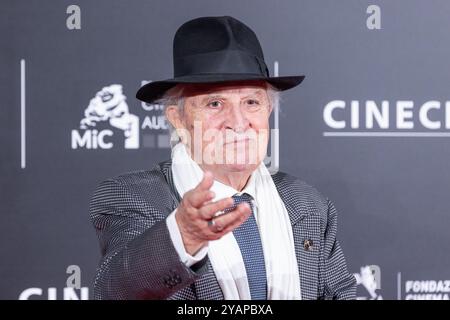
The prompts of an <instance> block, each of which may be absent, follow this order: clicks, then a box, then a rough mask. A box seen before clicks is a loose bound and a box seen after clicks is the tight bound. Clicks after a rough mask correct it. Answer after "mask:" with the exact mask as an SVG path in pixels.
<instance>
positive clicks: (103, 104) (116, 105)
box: [72, 84, 139, 149]
mask: <svg viewBox="0 0 450 320" xmlns="http://www.w3.org/2000/svg"><path fill="white" fill-rule="evenodd" d="M100 123H102V124H105V123H106V124H109V125H110V126H111V127H113V128H116V129H119V130H122V131H123V136H124V148H125V149H138V148H139V117H138V116H136V115H134V114H131V113H130V111H129V108H128V105H127V102H126V96H125V95H124V94H123V91H122V86H121V85H120V84H113V85H110V86H107V87H103V88H102V90H100V91H98V92H97V93H96V94H95V96H94V97H93V98H92V99H91V100H90V102H89V105H88V106H87V108H86V109H85V110H84V118H83V119H81V121H80V129H81V130H85V131H84V132H83V134H82V135H80V132H79V131H78V130H72V148H73V149H77V148H82V147H85V148H87V149H97V148H100V149H110V148H112V147H113V142H111V141H107V140H106V139H105V138H106V137H107V136H109V137H112V136H113V131H112V130H109V129H103V130H99V129H97V127H98V126H97V124H100Z"/></svg>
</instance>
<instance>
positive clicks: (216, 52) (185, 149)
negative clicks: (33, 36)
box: [91, 17, 355, 300]
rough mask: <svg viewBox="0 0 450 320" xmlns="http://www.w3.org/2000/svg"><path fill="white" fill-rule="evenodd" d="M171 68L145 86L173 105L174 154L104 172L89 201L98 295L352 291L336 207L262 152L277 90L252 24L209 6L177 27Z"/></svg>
mask: <svg viewBox="0 0 450 320" xmlns="http://www.w3.org/2000/svg"><path fill="white" fill-rule="evenodd" d="M173 50H174V52H173V59H174V61H173V62H174V77H173V78H172V79H168V80H163V81H156V82H151V83H148V84H146V85H145V86H143V87H142V88H140V90H139V91H138V93H137V97H138V98H139V99H140V100H142V101H145V102H148V103H159V104H163V105H164V106H165V115H166V117H167V119H168V121H169V123H170V125H171V127H172V131H173V132H172V133H173V135H172V136H173V137H175V138H176V139H175V145H174V146H173V147H172V157H171V160H168V161H165V162H162V163H160V164H158V165H156V166H155V167H154V168H153V169H151V170H146V171H138V172H131V173H126V174H123V175H120V176H118V177H116V178H113V179H108V180H106V181H104V182H102V183H101V184H100V185H99V186H98V188H97V190H96V191H95V193H94V196H93V198H92V201H91V217H92V221H93V224H94V226H95V228H96V230H97V234H98V237H99V241H100V246H101V251H102V255H103V258H102V261H101V263H100V267H99V270H98V274H97V277H96V280H95V284H94V286H95V297H96V298H98V299H254V300H265V299H325V298H326V299H352V298H354V296H355V278H354V277H353V276H352V275H351V274H349V273H348V271H347V267H346V263H345V259H344V255H343V253H342V250H341V247H340V245H339V242H338V241H337V240H336V215H337V213H336V210H335V208H334V206H333V204H332V203H331V202H330V201H329V200H328V199H327V198H325V197H324V196H322V195H321V194H320V193H319V192H318V191H316V190H315V189H314V188H312V187H310V186H308V185H307V184H306V183H304V182H302V181H301V180H299V179H297V178H295V177H293V176H291V175H288V174H286V173H282V172H277V173H275V174H272V175H271V174H270V173H269V171H268V169H267V168H266V166H265V165H264V162H263V159H264V157H265V155H266V150H267V145H268V139H269V132H270V128H269V117H270V114H271V112H272V109H273V106H274V105H275V103H276V102H277V99H278V94H279V91H283V90H287V89H290V88H292V87H294V86H296V85H298V84H299V83H300V82H301V81H302V80H303V78H304V77H303V76H290V77H270V76H269V72H268V70H267V67H266V64H265V62H264V57H263V52H262V49H261V47H260V44H259V41H258V39H257V37H256V35H255V34H254V32H253V31H252V30H251V29H250V28H249V27H248V26H246V25H245V24H243V23H242V22H240V21H238V20H236V19H234V18H232V17H202V18H198V19H194V20H191V21H188V22H186V23H185V24H183V25H182V26H181V27H180V28H179V29H178V31H177V33H176V34H175V38H174V47H173Z"/></svg>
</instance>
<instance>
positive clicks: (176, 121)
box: [164, 105, 184, 129]
mask: <svg viewBox="0 0 450 320" xmlns="http://www.w3.org/2000/svg"><path fill="white" fill-rule="evenodd" d="M164 112H165V114H166V118H167V120H168V121H169V122H170V124H171V125H172V126H173V127H174V128H175V129H182V128H184V126H183V121H182V120H181V114H180V109H178V106H176V105H169V106H167V107H166V108H165V110H164Z"/></svg>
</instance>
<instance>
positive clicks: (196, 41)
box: [136, 16, 305, 103]
mask: <svg viewBox="0 0 450 320" xmlns="http://www.w3.org/2000/svg"><path fill="white" fill-rule="evenodd" d="M173 71H174V75H173V78H171V79H166V80H161V81H154V82H149V83H147V84H145V85H144V86H142V87H141V88H140V89H139V90H138V92H137V93H136V98H138V99H139V100H142V101H145V102H147V103H153V102H155V101H156V100H158V99H159V98H161V97H162V96H163V95H164V93H165V92H166V91H167V90H169V89H170V88H172V87H174V86H176V85H177V84H180V83H190V84H196V83H222V82H230V81H244V80H264V81H267V82H268V83H270V84H271V85H272V86H273V87H275V89H277V90H279V91H284V90H287V89H290V88H293V87H295V86H297V85H299V84H300V82H302V81H303V79H304V78H305V76H284V77H270V75H269V70H268V69H267V66H266V63H265V62H264V55H263V51H262V49H261V45H260V43H259V41H258V38H257V37H256V34H255V33H254V32H253V31H252V30H251V29H250V28H249V27H248V26H247V25H245V24H244V23H242V22H241V21H239V20H237V19H235V18H233V17H229V16H223V17H200V18H196V19H194V20H190V21H188V22H186V23H184V24H183V25H182V26H181V27H179V28H178V30H177V32H176V33H175V37H174V40H173Z"/></svg>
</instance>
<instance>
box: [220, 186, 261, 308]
mask: <svg viewBox="0 0 450 320" xmlns="http://www.w3.org/2000/svg"><path fill="white" fill-rule="evenodd" d="M232 198H233V200H234V205H233V206H232V207H231V208H230V209H227V210H225V211H226V212H227V211H230V210H233V209H234V208H235V207H236V206H237V205H238V204H239V203H241V202H247V203H248V204H249V206H250V208H251V209H252V213H251V215H250V216H249V218H248V219H247V220H246V221H245V222H244V223H242V224H241V225H240V226H239V227H237V228H236V229H234V231H233V235H234V237H235V239H236V241H237V243H238V245H239V248H240V250H241V255H242V258H243V260H244V264H245V270H246V271H247V278H248V286H249V288H250V295H251V297H252V300H266V299H267V276H266V266H265V264H264V252H263V247H262V243H261V237H260V234H259V229H258V225H257V224H256V219H255V215H254V211H253V203H252V200H253V198H252V196H251V195H249V194H247V193H244V194H242V195H240V196H239V195H234V196H232Z"/></svg>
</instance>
